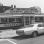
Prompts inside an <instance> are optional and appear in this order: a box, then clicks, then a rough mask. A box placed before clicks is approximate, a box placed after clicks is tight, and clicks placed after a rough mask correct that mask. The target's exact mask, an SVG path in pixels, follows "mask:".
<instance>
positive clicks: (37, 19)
mask: <svg viewBox="0 0 44 44" xmlns="http://www.w3.org/2000/svg"><path fill="white" fill-rule="evenodd" d="M35 22H43V17H36V18H35Z"/></svg>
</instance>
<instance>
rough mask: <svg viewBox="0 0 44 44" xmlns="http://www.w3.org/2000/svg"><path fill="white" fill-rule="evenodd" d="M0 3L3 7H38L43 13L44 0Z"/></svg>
mask: <svg viewBox="0 0 44 44" xmlns="http://www.w3.org/2000/svg"><path fill="white" fill-rule="evenodd" d="M0 3H2V4H3V5H5V6H11V5H16V7H19V8H22V7H23V8H30V7H33V6H39V7H40V8H41V10H42V12H44V0H0Z"/></svg>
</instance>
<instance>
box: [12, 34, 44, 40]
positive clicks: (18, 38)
mask: <svg viewBox="0 0 44 44" xmlns="http://www.w3.org/2000/svg"><path fill="white" fill-rule="evenodd" d="M39 36H44V34H39V35H38V37H39ZM29 38H33V37H32V36H30V35H25V36H16V37H12V38H11V39H16V40H23V39H29ZM35 38H36V37H35Z"/></svg>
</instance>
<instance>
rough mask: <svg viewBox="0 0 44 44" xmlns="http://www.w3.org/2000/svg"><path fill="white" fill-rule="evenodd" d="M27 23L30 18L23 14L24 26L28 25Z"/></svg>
mask: <svg viewBox="0 0 44 44" xmlns="http://www.w3.org/2000/svg"><path fill="white" fill-rule="evenodd" d="M29 24H30V18H29V16H25V17H24V27H25V26H29Z"/></svg>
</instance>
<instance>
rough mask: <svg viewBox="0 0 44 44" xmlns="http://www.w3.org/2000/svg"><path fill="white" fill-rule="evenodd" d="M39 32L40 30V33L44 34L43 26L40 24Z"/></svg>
mask: <svg viewBox="0 0 44 44" xmlns="http://www.w3.org/2000/svg"><path fill="white" fill-rule="evenodd" d="M37 30H38V33H43V32H44V27H43V24H38V27H37Z"/></svg>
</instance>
